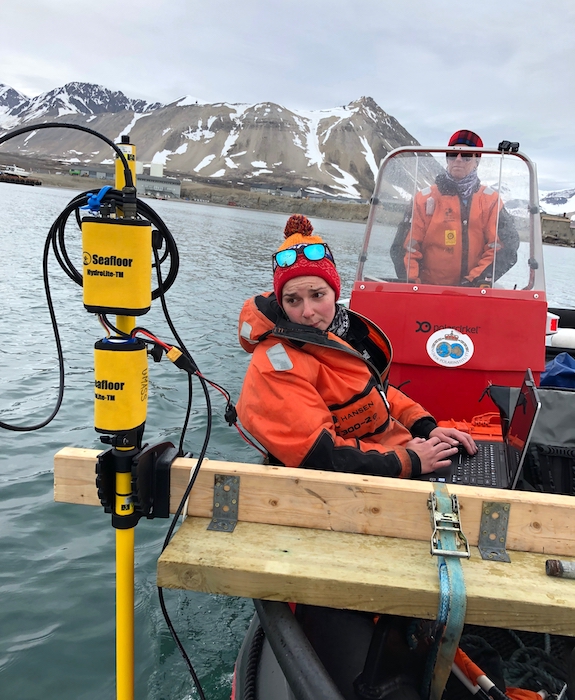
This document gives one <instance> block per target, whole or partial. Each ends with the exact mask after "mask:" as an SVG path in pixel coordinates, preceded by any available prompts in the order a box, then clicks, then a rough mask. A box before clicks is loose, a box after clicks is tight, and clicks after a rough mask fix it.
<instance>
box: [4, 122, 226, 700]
mask: <svg viewBox="0 0 575 700" xmlns="http://www.w3.org/2000/svg"><path fill="white" fill-rule="evenodd" d="M50 128H67V129H76V130H79V131H83V132H85V133H88V134H92V135H93V136H96V137H97V138H99V139H100V140H102V141H104V142H105V143H107V144H108V145H109V146H110V147H111V148H112V149H113V150H114V151H115V153H116V155H117V156H118V158H120V160H121V161H122V164H123V167H124V178H125V182H126V187H127V188H133V187H134V183H133V179H132V173H131V171H130V168H129V166H128V162H127V160H126V158H125V156H124V154H123V152H122V151H121V150H120V148H118V146H117V145H116V144H115V143H113V142H112V141H110V140H109V139H108V138H106V137H105V136H103V135H102V134H100V133H98V132H96V131H93V130H92V129H89V128H87V127H84V126H81V125H78V124H59V123H58V124H57V123H45V124H35V125H33V126H26V127H22V128H20V129H16V130H14V131H11V132H9V133H7V134H4V136H2V137H0V145H1V144H3V143H6V142H7V141H9V140H10V139H12V138H16V137H17V136H20V135H22V134H26V133H28V132H30V131H36V130H39V129H50ZM100 192H101V190H89V191H87V192H83V193H81V194H80V195H77V196H76V197H75V198H74V199H73V200H71V201H70V202H69V203H68V205H67V206H66V208H65V209H64V211H63V212H61V214H60V215H59V216H58V217H57V218H56V220H55V221H54V223H53V224H52V226H51V227H50V231H49V233H48V236H47V238H46V242H45V245H44V256H43V275H44V289H45V293H46V299H47V303H48V309H49V313H50V318H51V322H52V328H53V331H54V338H55V341H56V349H57V355H58V367H59V390H58V398H57V401H56V406H55V408H54V410H53V411H52V413H51V414H50V416H49V417H48V418H47V419H46V420H44V421H42V422H41V423H38V424H36V425H33V426H14V425H9V424H8V423H5V422H2V421H0V427H2V428H7V429H8V430H13V431H32V430H38V429H39V428H42V427H44V426H46V425H47V424H48V423H49V422H50V421H51V420H52V419H53V418H54V417H55V416H56V414H57V413H58V411H59V409H60V406H61V404H62V399H63V395H64V357H63V351H62V344H61V340H60V334H59V331H58V325H57V321H56V316H55V312H54V306H53V302H52V295H51V292H50V282H49V277H48V254H49V250H50V247H52V250H53V252H54V256H55V257H56V260H57V262H58V264H59V265H60V267H61V268H62V270H63V271H64V272H65V274H66V275H67V276H68V277H69V278H70V279H71V280H72V281H73V282H75V283H76V284H78V285H80V286H83V277H82V275H81V274H80V273H79V272H78V270H77V269H76V267H75V265H74V264H73V262H72V260H71V259H70V256H69V255H68V251H67V249H66V236H65V229H66V224H67V222H68V219H69V217H70V215H71V214H72V213H74V215H75V219H76V223H77V224H78V226H79V227H80V228H81V215H80V209H81V208H84V207H87V205H88V204H89V203H90V202H89V199H90V198H91V197H92V196H94V195H98V194H99V193H100ZM98 201H99V203H100V206H104V207H109V208H110V210H111V209H114V208H115V207H121V204H122V201H123V193H122V192H120V191H118V190H114V189H110V190H107V191H106V192H105V193H104V194H103V196H101V197H99V199H98ZM136 216H137V217H140V218H144V219H146V220H148V221H149V222H150V223H151V224H152V226H155V228H156V230H157V233H158V236H154V237H153V240H152V250H153V255H154V261H155V262H154V267H155V268H156V274H157V279H158V287H157V288H156V289H155V290H153V291H152V299H156V298H160V300H161V305H162V310H163V312H164V316H165V319H166V322H167V323H168V326H169V328H170V330H171V332H172V334H173V336H174V338H175V339H176V341H177V343H178V344H179V346H180V348H181V349H182V351H183V352H184V353H185V354H186V355H187V357H188V358H190V360H191V361H192V363H193V359H192V357H191V355H190V353H189V352H188V350H187V349H186V347H185V345H184V342H183V341H182V339H181V338H180V336H179V334H178V332H177V331H176V328H175V326H174V324H173V322H172V319H171V317H170V314H169V312H168V308H167V305H166V302H165V298H164V294H165V292H166V291H167V290H168V289H169V288H170V287H171V286H172V284H173V283H174V282H175V279H176V277H177V273H178V268H179V254H178V249H177V246H176V243H175V241H174V239H173V237H172V234H171V233H170V231H169V229H168V228H167V226H166V225H165V224H164V222H163V221H162V219H161V218H160V217H159V215H158V214H157V213H156V212H155V211H154V210H153V209H152V208H151V207H150V206H148V205H147V204H146V203H145V202H142V201H141V200H139V199H136ZM164 244H165V250H164V253H163V255H162V257H161V258H160V256H159V254H158V250H161V249H162V248H163V247H164ZM168 257H169V258H170V267H169V271H168V275H167V276H166V278H165V281H162V274H161V269H160V268H161V264H162V263H163V262H164V261H165V260H166V259H168ZM106 324H107V325H108V326H109V327H110V328H112V329H113V330H114V332H117V333H118V335H125V334H123V333H121V332H120V331H119V330H118V329H117V328H115V327H114V326H112V325H111V324H110V323H109V322H108V321H107V319H106ZM193 364H194V365H195V363H193ZM196 376H197V377H198V379H199V381H200V384H201V386H202V389H203V392H204V397H205V400H206V411H207V416H208V421H207V426H206V434H205V437H204V443H203V445H202V448H201V451H200V455H199V457H198V461H197V464H196V469H195V471H194V475H193V476H192V478H191V479H190V482H189V484H188V486H187V488H186V490H185V492H184V495H183V497H182V499H181V502H180V504H179V506H178V508H177V510H176V513H175V514H174V517H173V519H172V522H171V524H170V527H169V528H168V532H167V534H166V537H165V540H164V544H163V547H162V551H164V549H165V548H166V547H167V545H168V543H169V541H170V539H171V537H172V535H173V532H174V529H175V526H176V523H177V520H178V518H179V516H180V515H181V513H182V510H183V508H184V504H185V503H186V501H187V499H188V497H189V494H190V492H191V490H192V488H193V486H194V483H195V481H196V478H197V475H198V473H199V469H200V466H201V464H202V462H203V460H204V457H205V454H206V451H207V447H208V443H209V439H210V436H211V430H212V408H211V401H210V396H209V391H208V387H207V383H206V380H205V379H204V377H202V375H201V374H199V373H198V372H196ZM214 385H215V384H214ZM218 388H220V389H221V387H218ZM222 391H223V392H225V390H223V389H222ZM225 394H226V395H227V398H228V401H229V394H228V393H227V392H225ZM191 407H192V376H191V375H188V407H187V411H186V418H185V421H184V426H183V428H182V433H181V438H180V448H179V449H180V453H182V452H183V441H184V436H185V433H186V430H187V426H188V422H189V417H190V414H191ZM158 594H159V598H160V607H161V609H162V613H163V615H164V618H165V620H166V624H167V625H168V629H169V630H170V632H171V634H172V637H173V638H174V641H175V643H176V645H177V646H178V648H179V650H180V652H181V654H182V656H183V658H184V661H185V662H186V664H187V666H188V669H189V671H190V674H191V675H192V678H193V680H194V683H195V685H196V688H197V690H198V693H199V695H200V698H201V700H205V695H204V692H203V690H202V687H201V684H200V681H199V678H198V676H197V674H196V672H195V670H194V668H193V666H192V663H191V661H190V659H189V657H188V655H187V653H186V651H185V649H184V647H183V645H182V643H181V642H180V640H179V638H178V635H177V634H176V631H175V629H174V626H173V624H172V622H171V620H170V617H169V615H168V611H167V608H166V605H165V601H164V595H163V590H162V588H160V587H158Z"/></svg>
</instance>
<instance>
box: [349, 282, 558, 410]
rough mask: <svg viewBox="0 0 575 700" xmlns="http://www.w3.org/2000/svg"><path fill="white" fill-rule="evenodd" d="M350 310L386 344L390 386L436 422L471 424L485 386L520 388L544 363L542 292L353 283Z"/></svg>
mask: <svg viewBox="0 0 575 700" xmlns="http://www.w3.org/2000/svg"><path fill="white" fill-rule="evenodd" d="M350 307H351V308H352V309H353V310H354V311H357V312H358V313H360V314H362V315H364V316H367V317H368V318H370V319H372V320H373V321H374V322H375V323H377V325H378V326H380V328H382V329H383V330H384V331H385V333H386V335H387V336H388V337H389V339H390V340H391V343H392V346H393V353H394V357H393V363H392V369H391V373H390V382H391V383H392V384H393V385H394V386H396V387H401V389H402V391H404V392H405V393H406V394H408V395H409V396H410V397H411V398H413V399H414V400H415V401H418V402H419V403H421V404H422V405H423V406H424V407H425V408H427V409H428V410H429V411H430V412H431V413H433V415H434V416H435V417H436V418H437V419H438V420H449V419H455V420H471V418H473V416H475V415H477V414H479V413H484V412H485V411H488V410H491V409H492V406H491V404H484V403H479V400H480V398H481V396H482V394H483V392H484V390H485V389H486V387H487V386H488V385H489V384H501V385H506V386H520V385H521V381H522V379H523V375H524V373H525V368H526V367H531V369H532V371H533V375H534V377H535V379H536V381H538V379H539V373H540V372H541V371H542V370H543V369H544V366H545V326H546V320H547V302H546V300H545V294H544V293H543V292H540V291H539V292H534V291H527V290H508V289H492V288H487V289H475V288H471V289H470V288H461V287H440V286H432V285H421V284H420V285H416V284H414V285H409V284H405V283H394V282H368V281H356V282H355V285H354V287H353V291H352V296H351V303H350Z"/></svg>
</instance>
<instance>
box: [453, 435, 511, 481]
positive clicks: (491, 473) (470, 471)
mask: <svg viewBox="0 0 575 700" xmlns="http://www.w3.org/2000/svg"><path fill="white" fill-rule="evenodd" d="M477 447H478V448H479V449H478V451H477V454H475V455H460V456H458V461H457V462H456V463H455V464H454V465H453V467H454V469H453V474H452V478H451V480H452V483H455V484H472V485H473V486H495V485H496V484H497V469H496V466H495V465H496V463H497V460H498V459H499V456H500V455H501V453H500V452H499V451H498V450H497V449H496V447H495V445H486V444H482V443H477Z"/></svg>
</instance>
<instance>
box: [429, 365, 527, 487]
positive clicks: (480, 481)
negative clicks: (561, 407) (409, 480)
mask: <svg viewBox="0 0 575 700" xmlns="http://www.w3.org/2000/svg"><path fill="white" fill-rule="evenodd" d="M540 410H541V401H540V399H539V393H538V391H537V387H536V386H535V381H534V379H533V374H532V373H531V370H530V369H527V371H526V372H525V377H524V379H523V384H522V385H521V389H520V390H519V394H518V396H517V402H516V404H515V408H514V409H513V415H512V416H511V421H510V422H509V429H508V431H507V434H506V435H505V439H504V440H503V442H492V441H487V440H476V441H475V442H476V444H477V447H478V452H477V454H475V455H468V454H467V452H465V451H463V452H461V451H460V452H459V453H458V454H456V455H454V457H453V458H452V462H451V465H450V466H449V467H443V468H442V469H438V470H436V471H434V472H431V473H430V474H423V475H422V476H421V477H419V478H420V479H422V480H425V481H441V482H445V483H450V484H468V485H472V486H483V487H487V488H496V489H514V488H515V487H516V486H517V482H518V481H519V477H520V476H521V470H522V468H523V463H524V462H525V457H526V456H527V448H528V447H529V441H530V440H531V436H532V435H533V429H534V428H535V422H536V420H537V416H538V415H539V411H540Z"/></svg>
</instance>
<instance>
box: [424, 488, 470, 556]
mask: <svg viewBox="0 0 575 700" xmlns="http://www.w3.org/2000/svg"><path fill="white" fill-rule="evenodd" d="M450 499H451V510H452V512H451V513H448V512H444V513H442V512H441V511H440V510H439V508H438V503H437V496H436V495H435V492H432V493H431V494H430V496H429V499H428V501H427V507H428V508H429V510H430V511H431V526H432V529H433V532H432V534H431V554H433V555H434V556H443V557H445V556H447V557H461V558H465V559H469V557H470V556H471V553H470V551H469V543H468V542H467V537H465V535H464V534H463V530H462V529H461V520H460V517H459V501H458V500H457V496H456V495H455V494H454V493H452V494H450ZM446 531H449V532H452V533H453V534H454V535H455V540H456V543H457V545H456V546H457V549H453V550H452V549H441V548H440V546H439V543H440V540H441V533H442V532H446Z"/></svg>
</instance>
